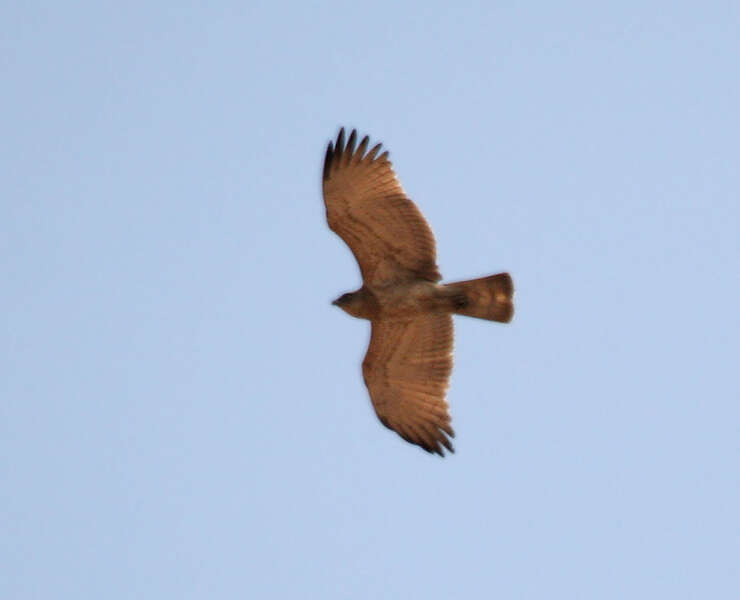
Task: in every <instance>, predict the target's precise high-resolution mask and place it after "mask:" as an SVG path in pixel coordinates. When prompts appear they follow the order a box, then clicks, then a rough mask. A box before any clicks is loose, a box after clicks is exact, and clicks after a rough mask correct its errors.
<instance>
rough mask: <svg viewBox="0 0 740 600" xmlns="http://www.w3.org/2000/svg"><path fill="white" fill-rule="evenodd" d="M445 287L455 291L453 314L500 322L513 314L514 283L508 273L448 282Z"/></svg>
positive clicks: (509, 319) (508, 319)
mask: <svg viewBox="0 0 740 600" xmlns="http://www.w3.org/2000/svg"><path fill="white" fill-rule="evenodd" d="M445 288H447V289H448V290H450V291H452V292H456V294H455V308H454V312H455V314H458V315H466V316H468V317H476V318H478V319H487V320H488V321H499V322H500V323H508V322H509V321H511V318H512V317H513V316H514V303H513V301H512V298H513V296H514V284H513V282H512V281H511V276H510V275H509V274H508V273H498V274H497V275H489V276H488V277H481V278H480V279H469V280H467V281H457V282H455V283H448V284H447V285H445Z"/></svg>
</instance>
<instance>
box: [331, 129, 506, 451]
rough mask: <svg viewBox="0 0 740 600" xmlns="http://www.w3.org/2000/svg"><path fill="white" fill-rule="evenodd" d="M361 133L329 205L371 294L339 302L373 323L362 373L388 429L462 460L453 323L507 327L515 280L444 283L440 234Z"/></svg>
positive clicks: (334, 168) (342, 158) (338, 163)
mask: <svg viewBox="0 0 740 600" xmlns="http://www.w3.org/2000/svg"><path fill="white" fill-rule="evenodd" d="M368 142H369V140H368V137H367V136H365V137H364V138H363V139H362V141H360V143H359V145H356V143H357V132H356V131H355V130H353V131H352V133H351V134H350V136H349V139H348V140H347V143H346V144H345V138H344V129H343V128H342V129H341V130H340V131H339V135H338V136H337V141H336V142H335V143H332V142H329V146H328V148H327V149H326V158H325V159H324V178H323V189H324V203H325V204H326V218H327V221H328V222H329V227H330V228H331V229H332V231H334V232H335V233H336V234H337V235H339V237H341V238H342V239H343V240H344V241H345V243H346V244H347V245H348V246H349V247H350V249H351V250H352V253H353V254H354V255H355V258H356V259H357V262H358V264H359V266H360V271H361V272H362V282H363V285H362V287H361V288H360V289H359V290H357V291H355V292H350V293H347V294H343V295H342V296H340V297H339V298H337V299H336V300H335V301H334V302H333V304H335V305H336V306H338V307H339V308H341V309H342V310H344V311H345V312H347V313H349V314H350V315H352V316H353V317H358V318H361V319H368V320H369V321H370V322H371V325H372V332H371V335H370V346H369V347H368V349H367V354H366V355H365V360H364V361H363V362H362V374H363V376H364V378H365V385H367V389H368V390H369V392H370V399H371V400H372V403H373V407H374V408H375V412H376V413H377V415H378V418H379V419H380V421H381V423H383V425H385V426H386V427H388V428H390V429H392V430H394V431H395V432H396V433H398V435H400V436H401V437H402V438H403V439H405V440H406V441H408V442H411V443H412V444H417V445H418V446H421V447H422V448H423V449H424V450H426V451H427V452H436V453H437V454H439V455H441V456H443V455H444V452H443V450H442V448H443V447H444V448H447V450H449V451H450V452H454V449H453V447H452V443H451V442H450V439H449V438H451V437H454V435H455V434H454V432H453V431H452V427H451V426H450V415H449V413H448V410H447V402H446V400H445V393H446V391H447V387H448V382H449V378H450V372H451V371H452V335H453V334H452V315H453V314H458V315H467V316H469V317H477V318H479V319H487V320H489V321H499V322H501V323H507V322H509V321H510V320H511V318H512V316H513V314H514V305H513V303H512V296H513V293H514V286H513V284H512V281H511V277H510V276H509V274H508V273H499V274H497V275H490V276H489V277H482V278H480V279H471V280H468V281H458V282H455V283H448V284H440V283H437V282H438V281H439V280H440V279H442V276H441V275H440V273H439V269H438V268H437V262H436V249H435V243H434V235H433V234H432V230H431V228H430V227H429V224H428V223H427V222H426V220H425V219H424V217H423V216H422V214H421V212H420V211H419V209H418V208H417V207H416V205H415V204H414V203H413V202H412V201H411V200H410V199H409V198H408V197H407V196H406V194H404V191H403V188H402V187H401V184H400V182H399V181H398V179H397V178H396V174H395V173H394V172H393V166H392V165H391V162H390V161H389V160H388V152H383V153H382V154H381V153H380V149H381V144H377V145H376V146H374V147H373V148H371V149H370V150H369V151H368Z"/></svg>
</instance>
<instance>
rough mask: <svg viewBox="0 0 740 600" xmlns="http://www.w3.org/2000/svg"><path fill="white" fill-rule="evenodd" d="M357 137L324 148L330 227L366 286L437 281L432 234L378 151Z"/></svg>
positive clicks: (385, 156)
mask: <svg viewBox="0 0 740 600" xmlns="http://www.w3.org/2000/svg"><path fill="white" fill-rule="evenodd" d="M356 139H357V132H356V131H355V130H352V133H351V134H350V136H349V140H347V145H346V146H345V145H344V129H341V130H340V131H339V135H338V136H337V141H336V145H335V144H332V143H331V142H329V146H328V148H327V149H326V158H325V160H324V183H323V187H324V203H325V204H326V218H327V221H328V222H329V227H330V228H331V229H332V231H334V232H336V233H337V234H338V235H339V237H341V238H342V239H343V240H344V241H345V242H346V244H347V245H348V246H349V247H350V249H351V250H352V253H353V254H354V255H355V258H356V259H357V262H358V264H359V265H360V271H361V272H362V279H363V281H364V282H365V284H368V285H374V284H375V285H378V284H383V283H390V282H393V281H403V280H405V279H419V278H420V279H427V280H429V281H439V280H440V279H441V278H442V277H441V275H440V274H439V271H438V270H437V264H436V250H435V244H434V234H432V230H431V228H430V227H429V224H428V223H427V222H426V220H425V219H424V217H423V216H422V214H421V212H420V211H419V209H418V208H417V207H416V205H415V204H414V203H413V202H412V201H411V200H410V199H409V198H407V197H406V195H405V194H404V192H403V188H402V187H401V184H400V182H399V181H398V179H397V178H396V174H395V173H394V172H393V166H392V165H391V162H390V161H389V160H388V152H383V153H382V154H381V155H380V156H378V152H379V151H380V148H381V145H380V144H378V145H376V146H375V147H374V148H372V149H371V150H370V151H369V152H367V153H366V151H367V146H368V141H369V140H368V137H367V136H365V137H364V138H363V140H362V141H361V142H360V145H359V146H358V147H357V149H355V142H356Z"/></svg>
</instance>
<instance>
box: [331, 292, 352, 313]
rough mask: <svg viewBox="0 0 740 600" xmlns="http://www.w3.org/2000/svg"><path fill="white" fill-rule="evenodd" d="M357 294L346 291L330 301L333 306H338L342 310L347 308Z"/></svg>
mask: <svg viewBox="0 0 740 600" xmlns="http://www.w3.org/2000/svg"><path fill="white" fill-rule="evenodd" d="M356 295H357V294H356V293H355V292H347V293H346V294H342V295H341V296H339V298H337V299H336V300H334V301H333V302H332V304H333V305H334V306H338V307H339V308H341V309H342V310H347V308H349V307H350V306H351V305H352V302H353V300H355V296H356Z"/></svg>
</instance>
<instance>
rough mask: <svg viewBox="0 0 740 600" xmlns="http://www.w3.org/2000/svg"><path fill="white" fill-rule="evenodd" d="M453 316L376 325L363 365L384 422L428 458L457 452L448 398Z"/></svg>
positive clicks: (433, 315) (431, 315) (434, 315)
mask: <svg viewBox="0 0 740 600" xmlns="http://www.w3.org/2000/svg"><path fill="white" fill-rule="evenodd" d="M452 343H453V328H452V316H451V315H449V314H441V313H426V314H421V315H419V316H417V317H415V318H413V319H409V320H391V319H387V320H377V321H373V322H372V335H371V337H370V347H369V348H368V350H367V354H366V355H365V360H364V361H363V363H362V373H363V375H364V378H365V385H367V388H368V390H369V392H370V398H371V400H372V403H373V407H374V408H375V412H376V413H377V415H378V418H380V421H381V422H382V423H383V424H384V425H385V426H386V427H388V428H390V429H393V430H394V431H396V432H397V433H398V434H399V435H400V436H401V437H402V438H404V439H405V440H406V441H408V442H411V443H412V444H417V445H419V446H421V447H422V448H424V450H426V451H427V452H436V453H437V454H439V455H440V456H443V455H444V453H443V450H442V446H444V447H445V448H447V450H449V451H450V452H454V449H453V447H452V444H451V443H450V440H449V439H448V437H447V436H449V437H454V436H455V434H454V432H453V430H452V427H450V415H449V413H448V411H447V402H446V400H445V393H446V391H447V386H448V385H449V378H450V372H451V371H452Z"/></svg>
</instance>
